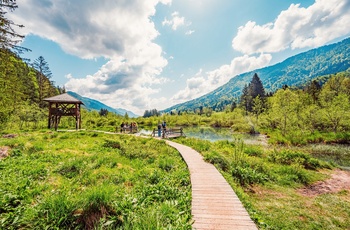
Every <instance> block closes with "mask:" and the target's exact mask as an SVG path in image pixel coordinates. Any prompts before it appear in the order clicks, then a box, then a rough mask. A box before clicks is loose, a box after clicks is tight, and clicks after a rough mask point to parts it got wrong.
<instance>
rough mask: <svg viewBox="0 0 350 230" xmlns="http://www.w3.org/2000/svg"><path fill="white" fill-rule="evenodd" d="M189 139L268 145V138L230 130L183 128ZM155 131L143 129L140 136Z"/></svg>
mask: <svg viewBox="0 0 350 230" xmlns="http://www.w3.org/2000/svg"><path fill="white" fill-rule="evenodd" d="M183 130H184V133H185V135H186V136H187V137H193V138H198V139H201V140H208V141H212V142H214V141H220V140H229V141H232V140H233V139H234V138H240V139H242V140H243V141H244V143H246V144H253V145H267V138H266V137H265V136H264V135H250V134H242V133H235V132H232V130H231V129H229V128H212V127H185V128H183ZM152 131H153V130H150V129H141V130H140V132H139V133H140V135H151V134H152Z"/></svg>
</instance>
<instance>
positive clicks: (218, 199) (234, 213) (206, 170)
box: [166, 141, 257, 230]
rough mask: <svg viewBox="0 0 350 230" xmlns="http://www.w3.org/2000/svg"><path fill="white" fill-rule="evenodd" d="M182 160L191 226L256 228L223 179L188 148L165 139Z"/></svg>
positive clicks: (211, 166) (200, 227)
mask: <svg viewBox="0 0 350 230" xmlns="http://www.w3.org/2000/svg"><path fill="white" fill-rule="evenodd" d="M166 142H167V144H168V145H170V146H172V147H174V148H176V149H177V150H178V151H179V152H180V153H181V155H182V157H183V159H184V160H185V162H186V164H187V166H188V168H189V171H190V175H191V184H192V215H193V220H194V224H193V226H192V227H193V228H194V229H197V230H200V229H203V230H207V229H215V230H221V229H228V230H231V229H232V230H234V229H242V230H250V229H255V230H256V229H257V227H256V225H255V224H254V222H253V221H252V220H251V219H250V217H249V215H248V212H247V211H246V210H245V208H244V207H243V205H242V203H241V202H240V200H239V199H238V197H237V195H236V193H235V192H234V191H233V190H232V188H231V186H230V185H229V184H228V183H227V181H226V180H225V178H224V177H223V176H222V175H221V174H220V173H219V171H218V170H217V169H216V168H215V167H214V166H213V165H212V164H209V163H207V162H205V161H204V160H203V157H202V156H201V155H200V154H199V153H198V152H196V151H195V150H193V149H192V148H190V147H187V146H184V145H181V144H178V143H175V142H172V141H166Z"/></svg>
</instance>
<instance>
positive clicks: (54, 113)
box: [44, 93, 84, 131]
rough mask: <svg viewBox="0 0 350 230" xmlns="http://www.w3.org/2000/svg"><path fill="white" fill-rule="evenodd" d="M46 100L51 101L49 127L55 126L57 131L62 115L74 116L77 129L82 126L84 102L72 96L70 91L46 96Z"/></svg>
mask: <svg viewBox="0 0 350 230" xmlns="http://www.w3.org/2000/svg"><path fill="white" fill-rule="evenodd" d="M44 101H47V102H49V119H48V128H49V129H50V128H53V127H54V128H55V130H56V131H57V128H58V124H59V123H60V120H61V117H62V116H72V117H74V118H75V128H76V129H77V130H78V129H80V128H81V116H80V107H81V104H84V103H83V102H81V101H80V100H78V99H76V98H74V97H72V96H71V95H69V94H68V93H64V94H60V95H57V96H54V97H49V98H45V99H44Z"/></svg>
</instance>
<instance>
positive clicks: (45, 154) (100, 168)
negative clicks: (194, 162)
mask: <svg viewBox="0 0 350 230" xmlns="http://www.w3.org/2000/svg"><path fill="white" fill-rule="evenodd" d="M0 146H8V147H10V152H9V157H7V158H4V159H1V160H0V177H1V180H0V229H130V228H131V229H135V228H139V229H190V228H191V224H190V221H191V212H190V205H191V192H190V191H191V189H190V180H189V173H188V170H187V167H186V165H185V163H184V162H183V161H182V158H181V157H180V156H179V154H178V152H176V151H175V150H174V149H172V148H170V147H169V146H167V145H166V144H165V142H162V141H157V140H152V139H142V138H140V139H138V138H135V137H132V136H127V135H107V134H103V133H98V134H97V135H96V133H93V132H86V131H81V132H70V133H64V132H59V133H57V132H54V133H53V132H50V131H43V132H33V133H18V134H17V136H16V137H15V138H12V139H6V138H0Z"/></svg>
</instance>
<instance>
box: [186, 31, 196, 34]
mask: <svg viewBox="0 0 350 230" xmlns="http://www.w3.org/2000/svg"><path fill="white" fill-rule="evenodd" d="M194 32H195V31H194V30H188V31H187V32H186V35H191V34H193V33H194Z"/></svg>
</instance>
